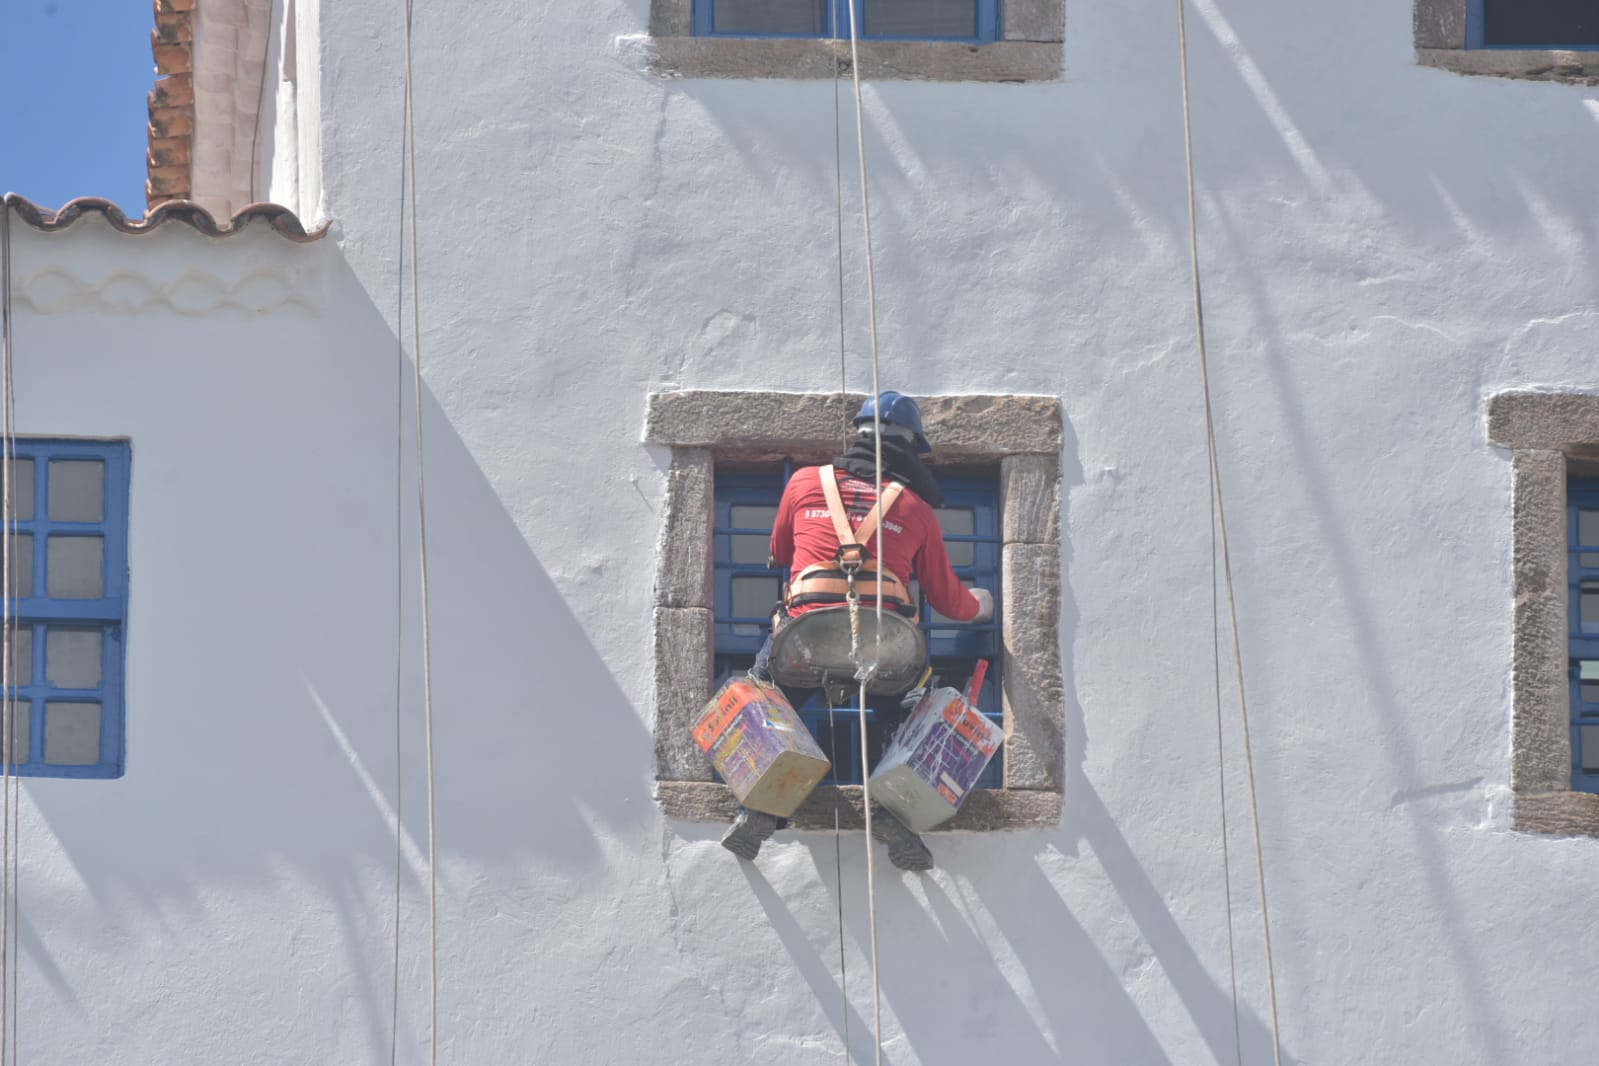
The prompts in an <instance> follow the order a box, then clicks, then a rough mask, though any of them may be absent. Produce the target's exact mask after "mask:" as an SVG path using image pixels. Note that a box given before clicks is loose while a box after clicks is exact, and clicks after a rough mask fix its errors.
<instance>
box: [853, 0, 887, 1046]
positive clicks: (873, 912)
mask: <svg viewBox="0 0 1599 1066" xmlns="http://www.w3.org/2000/svg"><path fill="white" fill-rule="evenodd" d="M858 3H859V0H849V55H850V76H851V79H852V80H853V81H854V83H855V142H856V149H857V151H858V152H859V154H860V169H861V222H862V226H863V229H864V233H865V240H866V305H867V311H868V316H869V318H870V320H871V327H872V400H873V402H872V433H873V437H874V441H875V444H876V469H875V470H874V471H873V474H874V475H875V476H874V478H873V484H874V486H875V488H876V492H877V496H876V498H877V500H878V502H879V503H881V502H882V499H883V418H882V415H883V412H882V410H881V407H882V404H880V403H878V402H877V400H878V398H879V397H880V396H882V394H883V393H882V387H881V385H880V383H879V380H878V370H879V366H878V345H877V268H876V264H875V262H874V260H873V257H872V198H871V191H870V189H869V187H868V184H867V180H866V118H865V113H864V109H863V108H862V105H861V56H860V29H859V26H858V25H857V22H858V16H857V14H856V5H857V4H858ZM885 517H886V516H885ZM878 525H879V527H880V528H879V530H878V534H877V538H878V539H877V542H878V554H880V555H881V554H882V544H883V540H884V538H885V537H886V536H887V535H888V533H887V529H886V528H882V527H883V526H884V525H885V524H884V523H882V522H879V523H878ZM859 609H860V608H859V604H855V605H852V606H851V608H850V611H851V614H852V615H854V614H856V613H858V612H859ZM876 613H877V642H878V652H877V656H876V657H874V658H873V661H872V671H875V670H876V669H877V666H878V663H879V661H880V658H881V648H882V640H883V596H882V590H881V589H878V595H877V597H876ZM856 672H857V676H859V678H860V683H861V688H860V706H859V707H858V708H857V711H858V717H859V720H860V733H861V807H862V809H863V810H864V811H865V821H866V910H867V918H868V922H869V925H870V927H871V931H872V1044H873V1047H874V1049H875V1053H876V1059H875V1062H876V1064H877V1066H882V1063H883V992H882V981H881V978H880V971H879V967H878V952H877V877H876V873H877V870H876V861H875V859H874V857H873V854H872V852H873V848H872V775H871V767H870V766H868V765H867V743H868V742H867V729H866V682H867V678H868V677H870V676H871V674H870V672H869V671H867V670H866V669H865V667H864V666H862V664H861V663H860V661H859V660H858V659H857V661H856Z"/></svg>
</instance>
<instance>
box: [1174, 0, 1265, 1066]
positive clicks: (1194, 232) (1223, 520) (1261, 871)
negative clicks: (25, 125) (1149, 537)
mask: <svg viewBox="0 0 1599 1066" xmlns="http://www.w3.org/2000/svg"><path fill="white" fill-rule="evenodd" d="M1186 4H1187V0H1177V48H1178V59H1179V65H1180V68H1181V72H1182V98H1183V157H1184V161H1185V163H1186V166H1187V174H1188V253H1189V263H1190V266H1191V268H1192V270H1191V274H1192V278H1193V296H1194V330H1195V334H1196V340H1197V346H1198V350H1199V377H1200V384H1201V386H1202V389H1203V392H1204V398H1205V440H1206V451H1207V453H1208V458H1209V466H1210V494H1211V505H1212V506H1211V531H1212V532H1211V536H1212V538H1213V547H1212V552H1211V584H1210V587H1211V597H1212V612H1211V626H1212V630H1211V633H1212V646H1213V649H1215V648H1216V647H1217V646H1218V645H1219V639H1218V638H1217V636H1216V631H1215V625H1216V614H1215V610H1214V607H1215V603H1214V599H1215V590H1216V554H1215V551H1214V539H1215V538H1216V535H1217V531H1219V532H1220V543H1221V557H1222V567H1223V570H1224V573H1225V576H1226V585H1227V614H1228V617H1229V619H1230V621H1231V623H1232V636H1233V669H1234V671H1235V673H1236V675H1237V678H1238V717H1239V721H1240V723H1241V725H1242V732H1243V744H1244V763H1245V767H1246V769H1247V779H1248V782H1249V815H1250V820H1251V823H1252V824H1253V827H1254V839H1255V873H1256V876H1257V878H1258V880H1259V882H1260V924H1261V932H1262V934H1263V936H1264V940H1265V952H1266V986H1267V989H1268V990H1269V993H1270V998H1271V1041H1272V1056H1273V1061H1274V1062H1275V1063H1276V1064H1277V1066H1282V1037H1281V1035H1280V1031H1279V1026H1278V1020H1277V976H1276V969H1275V967H1274V966H1273V964H1272V952H1271V918H1270V912H1269V911H1268V909H1267V906H1266V865H1265V859H1264V856H1263V851H1262V848H1261V843H1260V804H1259V802H1258V799H1257V796H1256V792H1255V757H1254V750H1253V747H1252V745H1251V744H1250V739H1249V701H1248V699H1247V697H1246V695H1245V691H1244V659H1243V651H1242V648H1241V642H1240V639H1239V628H1238V600H1237V596H1236V595H1235V594H1234V590H1233V564H1232V553H1231V551H1230V550H1229V546H1228V539H1227V509H1226V507H1225V506H1224V503H1223V500H1222V486H1221V467H1220V464H1219V463H1218V461H1217V457H1216V419H1215V414H1214V411H1213V409H1212V406H1211V390H1210V360H1209V356H1208V353H1207V351H1206V347H1205V303H1204V297H1203V294H1202V292H1201V289H1200V271H1199V222H1198V216H1197V212H1196V210H1195V206H1194V134H1193V122H1192V117H1191V116H1192V106H1191V104H1190V101H1189V94H1188V23H1187V11H1186ZM1215 654H1217V655H1218V656H1219V651H1218V652H1216V653H1215ZM1216 742H1217V747H1218V759H1217V769H1218V772H1219V776H1220V777H1221V779H1222V863H1223V877H1222V880H1223V883H1224V885H1225V886H1226V895H1227V951H1228V959H1229V963H1230V964H1231V965H1232V970H1233V972H1232V975H1231V976H1232V982H1233V986H1232V987H1233V1032H1234V1037H1235V1039H1236V1041H1237V1049H1238V1058H1239V1062H1240V1064H1242V1062H1243V1042H1242V1039H1241V1036H1240V1027H1239V1021H1238V976H1237V964H1236V962H1235V961H1234V960H1233V952H1234V948H1233V936H1232V932H1233V929H1232V872H1231V863H1230V861H1229V860H1228V857H1227V822H1226V817H1227V798H1226V796H1227V794H1226V777H1225V768H1224V766H1223V760H1222V758H1221V753H1220V746H1221V670H1220V664H1219V661H1218V665H1217V671H1216Z"/></svg>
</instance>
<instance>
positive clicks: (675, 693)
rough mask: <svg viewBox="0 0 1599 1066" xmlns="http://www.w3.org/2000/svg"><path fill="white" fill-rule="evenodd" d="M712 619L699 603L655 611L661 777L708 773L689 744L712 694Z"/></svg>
mask: <svg viewBox="0 0 1599 1066" xmlns="http://www.w3.org/2000/svg"><path fill="white" fill-rule="evenodd" d="M712 621H713V616H712V614H711V612H710V611H709V610H707V609H705V608H701V607H657V608H656V609H655V772H656V775H657V776H658V777H661V778H663V779H667V780H675V781H707V782H708V781H710V780H711V777H712V774H711V767H710V763H708V762H707V761H706V759H705V753H704V752H702V751H700V747H699V745H698V744H696V743H694V723H695V722H696V721H698V719H699V716H700V711H701V710H702V709H703V708H704V706H705V703H706V701H707V700H709V699H710V698H711V672H712V671H711V665H712V658H713V655H712V648H713V645H712V637H711V625H712ZM717 787H719V788H720V787H723V786H720V785H719V786H717Z"/></svg>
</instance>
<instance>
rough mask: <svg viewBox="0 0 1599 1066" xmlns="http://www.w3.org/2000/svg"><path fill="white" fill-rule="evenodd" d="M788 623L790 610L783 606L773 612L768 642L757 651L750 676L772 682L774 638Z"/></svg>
mask: <svg viewBox="0 0 1599 1066" xmlns="http://www.w3.org/2000/svg"><path fill="white" fill-rule="evenodd" d="M787 623H788V612H787V611H785V610H783V608H782V607H778V609H777V610H776V611H774V612H772V629H771V632H769V633H767V634H766V642H765V643H764V644H762V645H761V650H760V651H758V652H756V653H755V665H754V666H752V667H750V676H751V677H753V678H754V679H755V680H757V681H766V682H768V683H769V682H770V681H771V680H772V640H773V639H774V638H775V637H776V636H777V631H778V630H779V629H781V628H783V626H784V625H786V624H787Z"/></svg>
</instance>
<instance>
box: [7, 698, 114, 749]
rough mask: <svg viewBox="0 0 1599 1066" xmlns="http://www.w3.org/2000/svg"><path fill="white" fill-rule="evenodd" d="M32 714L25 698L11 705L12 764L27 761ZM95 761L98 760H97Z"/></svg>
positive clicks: (31, 732)
mask: <svg viewBox="0 0 1599 1066" xmlns="http://www.w3.org/2000/svg"><path fill="white" fill-rule="evenodd" d="M32 714H33V710H32V705H31V704H30V703H29V702H28V701H27V700H22V701H20V702H17V703H13V704H12V705H11V762H12V763H13V764H17V763H25V762H27V761H28V738H29V737H31V736H32V735H33V729H32V726H33V723H32V721H30V718H31V716H32ZM4 737H5V726H4V725H0V738H4ZM96 761H97V762H98V761H99V760H96Z"/></svg>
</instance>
